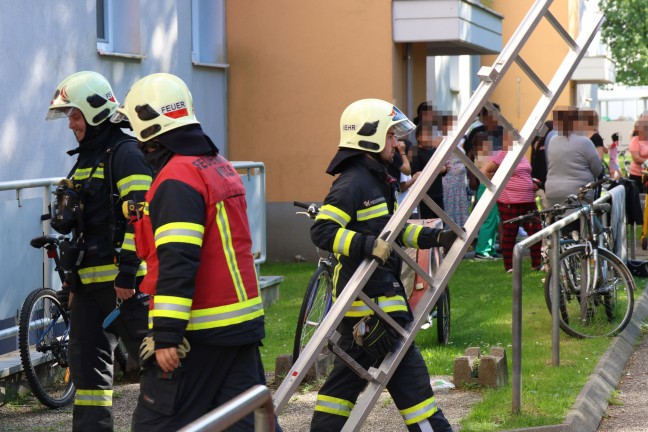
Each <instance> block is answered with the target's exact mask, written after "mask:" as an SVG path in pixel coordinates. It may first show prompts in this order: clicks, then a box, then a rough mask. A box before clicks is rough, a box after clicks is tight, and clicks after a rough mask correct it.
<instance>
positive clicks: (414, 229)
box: [403, 224, 423, 249]
mask: <svg viewBox="0 0 648 432" xmlns="http://www.w3.org/2000/svg"><path fill="white" fill-rule="evenodd" d="M422 230H423V225H416V224H410V225H408V226H407V228H405V231H404V232H403V244H404V245H405V247H412V248H416V249H418V238H419V234H420V233H421V231H422Z"/></svg>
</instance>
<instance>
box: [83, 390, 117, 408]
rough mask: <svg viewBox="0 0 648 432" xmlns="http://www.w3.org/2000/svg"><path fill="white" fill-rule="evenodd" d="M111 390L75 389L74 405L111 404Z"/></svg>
mask: <svg viewBox="0 0 648 432" xmlns="http://www.w3.org/2000/svg"><path fill="white" fill-rule="evenodd" d="M112 395H113V391H112V390H81V389H77V390H76V396H75V397H74V405H83V406H112Z"/></svg>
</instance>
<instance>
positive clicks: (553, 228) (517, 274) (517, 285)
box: [511, 186, 625, 413]
mask: <svg viewBox="0 0 648 432" xmlns="http://www.w3.org/2000/svg"><path fill="white" fill-rule="evenodd" d="M618 188H621V193H622V194H623V200H624V203H625V189H623V186H617V187H615V188H614V189H612V190H611V191H610V193H608V194H606V195H604V196H602V197H601V198H599V199H597V200H596V201H594V204H602V203H604V202H606V201H609V200H611V199H612V198H613V197H614V196H615V195H616V192H615V193H612V192H613V191H615V190H618ZM623 208H624V211H623V212H622V215H621V217H622V218H623V220H624V222H625V206H624V207H623ZM584 218H585V216H584V215H582V214H581V212H574V213H572V214H570V215H568V216H565V217H564V218H562V219H561V220H559V221H557V222H554V223H553V224H551V225H549V226H548V227H546V228H544V229H542V230H541V231H538V232H537V233H535V234H533V235H530V236H529V237H527V238H526V239H524V240H522V241H521V242H519V243H517V244H516V245H515V247H514V248H513V337H512V345H513V347H512V352H513V355H512V359H511V362H512V368H513V372H512V392H513V412H515V413H518V412H520V408H521V406H522V403H521V398H522V256H523V254H524V251H525V250H527V249H529V248H530V247H531V246H532V245H534V244H536V243H538V242H539V241H542V240H543V239H545V238H547V237H550V239H551V240H550V242H551V245H552V247H551V248H550V250H551V252H550V265H551V268H552V269H557V268H558V266H559V260H560V248H559V247H558V246H557V245H558V244H559V242H560V237H559V232H560V230H561V229H563V228H564V227H566V226H567V225H569V224H570V223H572V222H575V221H577V220H579V219H584ZM583 225H584V224H583V223H582V221H581V226H583ZM623 226H624V227H625V223H623ZM558 279H559V278H557V277H553V278H551V295H552V298H554V299H557V298H558V297H559V294H558V289H559V285H558ZM559 306H560V302H557V301H552V302H551V364H552V366H560V310H559V309H558V308H559Z"/></svg>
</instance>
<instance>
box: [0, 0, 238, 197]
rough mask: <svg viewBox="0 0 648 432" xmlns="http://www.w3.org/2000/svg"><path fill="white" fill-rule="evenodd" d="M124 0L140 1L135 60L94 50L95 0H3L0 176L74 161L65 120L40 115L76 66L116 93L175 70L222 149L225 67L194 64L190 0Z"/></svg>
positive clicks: (63, 168)
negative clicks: (104, 80) (107, 83)
mask: <svg viewBox="0 0 648 432" xmlns="http://www.w3.org/2000/svg"><path fill="white" fill-rule="evenodd" d="M106 1H109V0H106ZM222 1H223V0H218V1H217V3H219V4H221V5H222ZM122 3H125V4H127V5H128V7H134V8H139V10H138V12H139V16H140V34H139V38H140V46H141V54H142V55H143V58H142V59H141V60H138V59H129V58H124V57H112V56H110V57H109V56H100V55H99V54H98V53H97V43H96V10H95V8H96V1H95V0H75V1H58V0H55V1H41V0H3V2H2V12H1V13H0V53H2V61H1V62H0V77H2V79H1V80H0V94H2V96H3V97H2V99H3V102H2V103H1V104H0V182H3V181H8V180H19V179H29V178H40V177H54V176H64V175H65V174H67V172H68V170H69V169H70V168H71V167H72V163H73V160H72V158H70V157H68V156H67V155H66V154H65V151H67V150H70V149H72V148H74V147H76V141H75V140H74V137H73V136H72V134H71V132H69V130H68V128H67V122H66V121H65V120H58V121H52V122H46V121H45V115H46V112H47V107H48V105H49V101H50V99H51V97H52V95H53V93H54V90H55V88H56V86H57V84H58V83H59V82H60V81H62V80H63V79H64V78H65V77H66V76H67V75H69V74H71V73H74V72H77V71H79V70H93V71H96V72H99V73H101V74H103V75H104V76H106V77H107V78H108V80H109V81H110V82H111V84H112V86H113V91H114V93H115V95H116V96H117V98H118V99H120V100H121V99H123V97H124V95H125V94H126V91H127V90H128V88H129V87H130V86H131V84H133V83H134V82H135V81H136V80H137V79H139V78H141V77H143V76H145V75H148V74H150V73H155V72H169V73H173V74H176V75H178V76H180V77H181V78H182V79H183V80H185V82H186V83H187V85H188V86H189V88H190V89H191V90H192V93H193V95H194V102H195V106H196V112H197V116H198V119H199V120H200V121H201V123H202V125H203V128H204V129H205V130H206V132H207V133H208V134H209V135H210V136H211V137H212V139H214V141H215V142H216V144H217V145H218V146H219V148H220V149H221V151H223V152H224V153H225V154H226V153H227V145H226V139H227V135H226V129H227V128H226V124H227V123H226V84H227V82H226V69H223V68H211V67H203V66H193V65H192V61H191V59H192V57H191V49H192V41H191V34H192V20H191V6H192V2H190V1H187V0H139V1H129V2H123V1H122ZM222 10H224V9H221V11H222ZM135 12H137V11H133V13H135ZM222 21H223V22H224V18H223V20H222ZM223 34H224V33H223ZM122 37H123V35H122ZM223 38H224V36H223ZM223 43H224V41H223ZM3 199H6V198H3V196H2V195H0V200H3Z"/></svg>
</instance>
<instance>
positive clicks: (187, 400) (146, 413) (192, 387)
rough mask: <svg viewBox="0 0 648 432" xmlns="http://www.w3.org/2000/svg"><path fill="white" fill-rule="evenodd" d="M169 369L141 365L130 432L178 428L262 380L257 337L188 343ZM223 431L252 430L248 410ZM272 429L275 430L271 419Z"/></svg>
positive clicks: (153, 365) (263, 378) (251, 416)
mask: <svg viewBox="0 0 648 432" xmlns="http://www.w3.org/2000/svg"><path fill="white" fill-rule="evenodd" d="M180 363H181V366H180V367H179V368H177V369H176V370H175V371H173V373H170V374H169V373H164V372H163V371H162V369H160V367H159V366H158V365H157V364H156V363H155V362H154V361H151V362H150V363H149V364H148V365H145V367H144V368H143V370H142V375H141V377H140V394H139V399H138V402H137V407H136V408H135V411H134V412H133V423H132V430H133V432H167V431H175V430H178V429H180V428H182V427H184V426H186V425H187V424H189V423H191V422H192V421H194V420H196V419H198V418H200V417H202V416H203V415H205V414H207V413H208V412H210V411H211V410H213V409H214V408H216V407H218V406H220V405H222V404H224V403H225V402H228V401H229V400H231V399H233V398H234V397H236V396H238V395H240V394H241V393H243V392H245V391H246V390H248V389H250V388H251V387H253V386H255V385H257V384H261V385H265V374H264V373H263V364H262V363H261V354H260V352H259V346H258V343H254V344H248V345H243V346H233V347H219V346H210V345H201V344H197V343H193V344H192V345H191V350H190V351H189V353H188V354H187V357H185V358H184V359H182V360H181V361H180ZM227 430H228V431H250V432H251V431H254V415H253V414H250V415H248V416H246V417H245V418H244V419H243V420H241V421H239V422H238V423H236V424H234V425H233V426H231V427H230V428H228V429H227ZM275 430H276V431H278V432H281V428H280V427H279V425H278V423H276V418H275Z"/></svg>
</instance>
